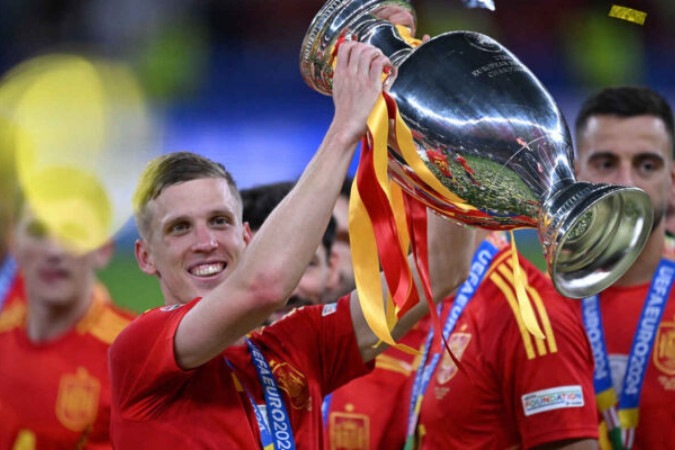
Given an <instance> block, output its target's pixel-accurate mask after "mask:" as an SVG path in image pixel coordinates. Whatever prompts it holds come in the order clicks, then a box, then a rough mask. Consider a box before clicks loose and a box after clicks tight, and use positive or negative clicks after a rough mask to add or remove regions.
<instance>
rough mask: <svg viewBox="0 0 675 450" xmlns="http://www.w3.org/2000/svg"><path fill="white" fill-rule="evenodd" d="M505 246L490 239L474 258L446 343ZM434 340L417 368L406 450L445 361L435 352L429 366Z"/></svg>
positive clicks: (445, 332)
mask: <svg viewBox="0 0 675 450" xmlns="http://www.w3.org/2000/svg"><path fill="white" fill-rule="evenodd" d="M501 248H502V246H499V245H495V244H494V243H493V242H491V241H490V240H489V239H486V240H484V241H483V242H482V243H481V245H480V246H479V247H478V249H477V250H476V252H475V253H474V255H473V259H472V260H471V269H470V271H469V277H468V278H467V279H466V281H465V282H464V283H462V284H461V285H460V287H459V288H458V290H457V294H456V295H455V299H454V301H453V303H452V307H451V308H450V312H449V313H448V317H447V319H446V320H445V324H444V325H443V331H442V335H443V341H445V342H447V340H448V338H449V337H450V334H451V333H452V330H453V329H454V328H455V325H456V324H457V321H458V320H459V317H460V316H461V315H462V313H463V312H464V309H465V308H466V306H467V305H468V304H469V302H470V301H471V299H472V298H473V297H474V295H475V294H476V291H477V290H478V286H480V283H481V282H482V281H483V278H485V274H486V273H487V272H488V269H489V268H490V265H491V264H492V260H493V259H494V257H495V255H497V253H499V251H500V250H501ZM441 310H442V305H438V312H437V313H438V314H440V313H441ZM433 337H434V329H433V328H432V329H431V330H429V334H428V336H427V340H426V342H425V344H424V350H423V352H422V358H421V359H420V365H419V367H418V368H417V372H416V373H415V379H414V383H413V387H412V393H411V398H410V407H409V413H408V430H407V437H406V444H405V450H412V449H413V448H414V447H413V444H414V440H415V428H416V427H417V420H418V418H419V413H420V408H421V406H422V399H423V397H424V393H425V392H426V390H427V387H428V386H429V381H430V380H431V375H432V374H433V373H434V370H435V369H436V366H437V365H438V362H439V360H440V357H441V352H435V353H434V354H433V355H432V356H431V360H430V361H429V362H428V363H427V359H428V358H429V354H430V351H431V347H432V342H433Z"/></svg>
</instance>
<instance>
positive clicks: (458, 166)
mask: <svg viewBox="0 0 675 450" xmlns="http://www.w3.org/2000/svg"><path fill="white" fill-rule="evenodd" d="M383 6H393V7H397V8H404V9H407V10H408V11H410V12H411V13H412V14H414V11H413V10H412V8H411V6H410V4H409V3H408V2H407V1H404V0H329V1H328V2H327V3H326V4H325V5H324V6H323V8H322V9H321V10H320V11H319V12H318V13H317V15H316V16H315V18H314V20H313V21H312V23H311V25H310V27H309V29H308V31H307V34H306V35H305V38H304V41H303V44H302V49H301V52H300V70H301V73H302V76H303V78H304V80H305V82H306V83H307V84H308V85H309V86H310V87H311V88H313V89H314V90H316V91H318V92H320V93H323V94H326V95H331V80H332V74H333V66H332V53H333V50H334V48H335V45H336V43H337V41H338V39H339V38H340V37H341V36H349V37H350V38H351V39H356V40H358V41H360V42H366V43H369V44H372V45H374V46H376V47H378V48H379V49H380V50H382V52H383V53H384V54H385V55H386V56H387V57H388V58H389V59H390V60H391V62H392V64H393V65H394V67H395V69H396V76H395V78H394V80H393V82H391V83H387V85H388V86H387V87H388V93H389V95H390V96H391V97H392V98H393V99H394V100H395V101H396V104H397V107H398V110H399V113H400V116H401V118H402V119H403V121H404V122H405V124H406V125H407V126H408V127H409V128H410V131H411V133H412V136H413V140H414V143H415V147H416V150H417V153H418V155H419V156H420V158H421V159H422V160H423V161H424V163H425V165H426V166H427V167H428V169H429V170H430V171H431V172H432V173H433V174H434V175H435V176H436V177H437V178H438V180H439V181H440V182H441V183H443V185H444V186H445V187H446V188H447V189H448V190H450V191H451V192H452V193H454V194H456V195H457V196H459V197H460V198H462V199H463V200H464V201H465V202H466V203H467V204H469V205H471V206H472V207H473V208H472V209H470V210H466V209H465V208H460V207H458V206H457V205H455V204H454V203H453V202H451V201H449V200H448V199H446V198H444V197H442V196H441V195H435V194H433V193H434V192H435V191H434V190H433V189H432V188H430V187H429V186H428V185H427V184H426V183H425V182H424V181H423V180H421V179H420V177H418V176H417V175H416V174H415V173H414V172H413V170H412V169H411V168H410V166H409V165H408V164H407V163H406V161H405V160H404V158H403V157H402V156H401V154H399V153H398V152H397V151H396V150H395V149H393V148H390V149H389V152H388V167H387V169H388V173H389V175H390V176H391V177H392V178H393V179H394V180H395V181H396V182H397V183H399V184H400V185H401V186H402V188H403V189H404V190H405V191H407V192H408V193H410V194H411V195H412V196H413V197H415V198H416V199H418V200H420V201H422V202H423V203H424V204H426V205H427V206H430V207H432V208H433V209H434V210H436V211H437V212H439V211H440V213H441V214H442V215H444V216H447V217H448V218H452V219H454V220H457V221H459V222H463V223H465V224H468V225H472V226H478V227H481V228H486V229H493V230H499V229H503V230H505V229H514V228H523V227H529V228H537V229H538V234H539V239H540V242H541V244H542V248H543V251H544V257H545V260H546V264H547V270H548V273H549V274H550V276H551V279H552V281H553V284H554V286H555V288H556V289H557V290H558V291H559V292H560V293H561V294H563V295H565V296H567V297H570V298H583V297H587V296H590V295H594V294H596V293H598V292H600V291H602V290H603V289H605V288H607V287H608V286H610V285H612V284H613V283H614V282H615V281H616V280H618V279H619V278H620V277H621V276H622V275H623V274H624V273H625V272H626V270H628V269H629V268H630V266H631V265H632V264H633V263H634V262H635V259H636V258H637V257H638V256H639V254H640V252H641V251H642V249H643V247H644V245H645V244H646V241H647V238H648V236H649V233H650V232H651V228H652V222H653V211H652V207H651V202H650V200H649V197H648V196H647V194H646V193H645V192H644V191H642V190H640V189H637V188H630V187H623V186H616V185H608V184H595V183H588V182H579V181H576V180H575V177H574V171H573V162H572V161H573V149H572V140H571V136H570V133H569V129H568V127H567V123H566V121H565V118H564V117H563V115H562V113H561V112H560V110H559V108H558V106H557V105H556V103H555V101H554V100H553V98H552V97H551V96H550V95H549V93H548V92H547V91H546V89H545V88H544V87H543V86H542V84H541V83H540V82H539V80H537V78H536V77H535V76H534V75H533V74H532V73H531V72H530V70H529V69H528V68H527V67H525V65H523V64H522V63H521V62H520V61H519V60H518V59H517V58H516V57H515V56H514V55H513V54H512V53H511V52H510V51H509V50H507V49H506V48H504V47H503V46H502V45H501V44H499V43H498V42H496V41H494V40H493V39H491V38H490V37H488V36H485V35H482V34H479V33H474V32H469V31H455V32H447V33H443V34H441V35H439V36H436V37H434V38H432V39H430V40H429V41H427V42H425V43H423V44H422V45H420V46H418V47H413V46H411V45H410V44H409V43H408V42H407V41H406V40H405V39H404V38H403V37H401V35H400V34H399V32H398V30H397V29H396V27H395V26H394V25H393V24H392V23H391V22H389V21H387V20H382V19H379V18H378V17H377V16H376V13H375V10H376V9H378V8H381V7H383Z"/></svg>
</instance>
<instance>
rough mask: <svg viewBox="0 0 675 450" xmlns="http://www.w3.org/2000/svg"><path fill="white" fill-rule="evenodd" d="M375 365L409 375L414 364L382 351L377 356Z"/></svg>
mask: <svg viewBox="0 0 675 450" xmlns="http://www.w3.org/2000/svg"><path fill="white" fill-rule="evenodd" d="M375 367H376V368H378V369H382V370H388V371H390V372H396V373H400V374H403V375H405V376H408V375H410V374H411V373H412V365H411V364H408V363H407V362H405V361H401V360H400V359H398V358H395V357H393V356H389V355H386V354H384V353H380V354H379V355H377V357H376V358H375Z"/></svg>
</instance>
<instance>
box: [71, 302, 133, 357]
mask: <svg viewBox="0 0 675 450" xmlns="http://www.w3.org/2000/svg"><path fill="white" fill-rule="evenodd" d="M93 296H94V298H93V300H92V302H91V306H90V307H89V310H88V311H87V314H85V316H84V317H83V318H82V319H81V320H80V321H79V322H78V323H77V325H76V326H75V330H76V331H77V333H79V334H86V333H90V334H91V335H92V336H94V337H95V338H97V339H98V340H100V341H102V342H104V343H106V344H111V343H112V342H113V341H114V340H115V338H116V337H117V335H118V334H120V332H121V331H122V330H123V329H124V327H126V326H127V325H128V324H129V322H130V321H131V320H130V319H129V318H127V317H125V316H123V315H121V314H119V313H118V312H117V311H115V310H113V309H111V308H110V307H109V304H110V301H109V297H108V296H107V291H100V290H96V289H95V290H94V294H93Z"/></svg>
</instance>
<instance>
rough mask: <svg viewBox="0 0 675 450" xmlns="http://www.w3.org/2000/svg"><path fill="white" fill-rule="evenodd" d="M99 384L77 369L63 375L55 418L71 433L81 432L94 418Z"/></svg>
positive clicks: (94, 378)
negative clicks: (74, 371) (72, 372)
mask: <svg viewBox="0 0 675 450" xmlns="http://www.w3.org/2000/svg"><path fill="white" fill-rule="evenodd" d="M100 392H101V383H100V381H99V380H98V379H97V378H96V377H93V376H92V375H90V374H89V373H88V372H87V369H85V368H84V367H78V368H77V371H76V373H74V374H65V375H63V376H62V377H61V380H60V382H59V392H58V394H57V398H56V417H57V419H58V420H59V422H60V423H61V424H62V425H63V426H64V427H66V428H67V429H69V430H71V431H78V432H79V431H82V430H84V429H85V428H87V426H89V425H91V424H92V423H93V422H94V419H95V418H96V411H97V410H98V400H99V395H100Z"/></svg>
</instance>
